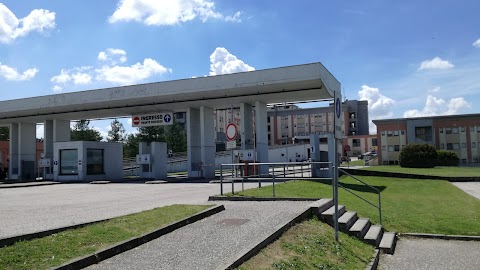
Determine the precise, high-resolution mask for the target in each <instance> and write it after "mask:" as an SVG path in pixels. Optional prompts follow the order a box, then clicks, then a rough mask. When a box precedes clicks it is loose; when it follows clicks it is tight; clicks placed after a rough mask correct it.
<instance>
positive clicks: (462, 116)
mask: <svg viewBox="0 0 480 270" xmlns="http://www.w3.org/2000/svg"><path fill="white" fill-rule="evenodd" d="M472 118H473V119H476V120H479V124H480V114H478V113H475V114H456V115H437V116H424V117H408V118H391V119H376V120H372V122H373V123H374V124H375V125H376V124H377V123H379V124H385V123H392V122H393V123H396V122H406V121H410V120H434V121H442V120H448V121H452V120H457V119H462V120H464V119H472Z"/></svg>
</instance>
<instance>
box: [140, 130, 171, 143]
mask: <svg viewBox="0 0 480 270" xmlns="http://www.w3.org/2000/svg"><path fill="white" fill-rule="evenodd" d="M138 132H139V137H140V141H142V142H165V127H164V126H153V127H141V128H138Z"/></svg>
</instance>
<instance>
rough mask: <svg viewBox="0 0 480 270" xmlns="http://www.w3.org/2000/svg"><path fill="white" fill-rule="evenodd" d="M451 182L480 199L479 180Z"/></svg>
mask: <svg viewBox="0 0 480 270" xmlns="http://www.w3.org/2000/svg"><path fill="white" fill-rule="evenodd" d="M452 184H454V185H455V186H457V187H459V188H460V189H462V190H463V191H465V192H466V193H468V194H470V195H472V196H473V197H475V198H477V199H480V182H454V183H452Z"/></svg>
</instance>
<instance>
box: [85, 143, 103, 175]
mask: <svg viewBox="0 0 480 270" xmlns="http://www.w3.org/2000/svg"><path fill="white" fill-rule="evenodd" d="M103 173H104V171H103V149H88V148H87V174H103Z"/></svg>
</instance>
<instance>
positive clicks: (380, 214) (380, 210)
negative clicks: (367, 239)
mask: <svg viewBox="0 0 480 270" xmlns="http://www.w3.org/2000/svg"><path fill="white" fill-rule="evenodd" d="M338 170H339V171H341V172H342V173H344V174H346V175H348V176H350V177H352V178H353V179H355V180H357V181H359V182H360V183H362V184H364V185H365V186H367V187H369V188H371V189H373V190H375V191H376V192H377V194H378V205H375V204H374V203H372V202H370V201H368V200H366V199H365V198H362V197H361V196H360V195H358V194H355V193H354V192H353V191H351V190H349V189H348V188H346V187H344V186H342V185H340V183H339V184H338V186H339V187H341V188H343V189H344V190H345V191H348V192H349V193H351V194H352V195H355V196H356V197H357V198H359V199H361V200H363V201H365V202H366V203H368V204H370V205H372V206H373V207H375V208H377V209H378V215H379V217H380V225H382V226H383V223H382V200H381V195H380V190H379V189H378V188H376V187H373V186H371V185H369V184H367V183H365V182H363V181H362V180H360V179H358V178H357V177H355V176H353V175H351V174H349V173H348V172H346V171H345V170H343V169H341V168H338Z"/></svg>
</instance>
